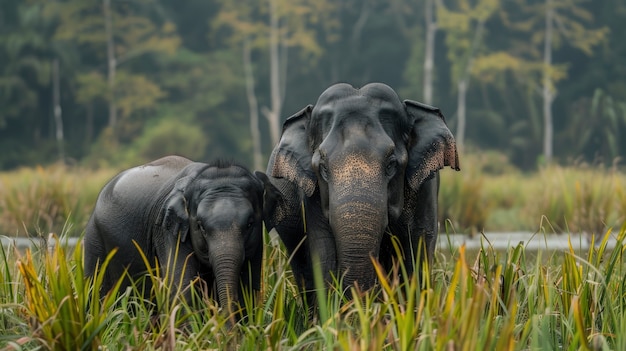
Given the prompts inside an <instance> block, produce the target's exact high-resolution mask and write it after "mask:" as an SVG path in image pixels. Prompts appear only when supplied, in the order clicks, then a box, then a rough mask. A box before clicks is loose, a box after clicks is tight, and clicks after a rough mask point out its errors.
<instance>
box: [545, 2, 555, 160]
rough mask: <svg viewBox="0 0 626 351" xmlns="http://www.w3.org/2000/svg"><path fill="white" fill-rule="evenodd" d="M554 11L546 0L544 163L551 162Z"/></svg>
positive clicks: (550, 3)
mask: <svg viewBox="0 0 626 351" xmlns="http://www.w3.org/2000/svg"><path fill="white" fill-rule="evenodd" d="M553 16H554V9H553V8H552V0H546V33H545V38H544V46H543V89H542V97H543V157H544V159H545V162H546V163H550V162H551V161H552V154H553V152H552V139H553V125H552V102H553V101H554V95H555V93H554V87H553V84H552V78H551V77H550V74H551V73H550V68H551V66H552V31H553V27H552V26H553Z"/></svg>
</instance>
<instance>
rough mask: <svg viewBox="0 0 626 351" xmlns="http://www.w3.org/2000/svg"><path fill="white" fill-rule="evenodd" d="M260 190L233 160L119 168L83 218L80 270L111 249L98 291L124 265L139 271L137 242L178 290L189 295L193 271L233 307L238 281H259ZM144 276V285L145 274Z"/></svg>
mask: <svg viewBox="0 0 626 351" xmlns="http://www.w3.org/2000/svg"><path fill="white" fill-rule="evenodd" d="M263 192H264V185H263V182H262V181H260V180H259V179H258V178H256V177H255V176H254V175H252V174H251V173H250V172H249V171H248V170H247V169H245V168H244V167H241V166H238V165H235V164H232V163H225V162H217V163H212V164H205V163H198V162H192V161H190V160H188V159H186V158H183V157H179V156H167V157H164V158H161V159H158V160H156V161H153V162H150V163H148V164H145V165H143V166H139V167H135V168H131V169H128V170H126V171H123V172H121V173H120V174H118V175H117V176H115V177H114V178H113V179H112V180H111V181H109V182H108V183H107V184H106V185H105V186H104V188H103V189H102V191H101V192H100V195H99V197H98V200H97V203H96V206H95V209H94V212H93V214H92V216H91V218H90V220H89V223H88V225H87V229H86V234H85V239H84V247H85V274H86V275H87V276H93V275H94V273H95V269H96V266H97V265H99V264H102V262H103V261H104V260H105V258H106V256H107V254H108V253H109V252H110V251H111V250H113V249H117V250H118V251H117V253H116V254H115V255H114V256H113V258H112V260H111V262H110V263H109V265H108V267H107V268H106V274H105V279H104V283H103V285H102V287H101V293H106V292H107V291H109V290H110V289H111V288H112V287H113V285H114V284H115V282H116V281H117V280H118V279H119V278H120V277H122V276H123V275H124V272H125V270H128V273H129V276H130V277H134V278H138V277H141V276H142V275H143V274H145V272H146V270H147V268H146V266H145V264H144V262H143V260H142V258H141V255H140V252H139V250H138V249H137V247H136V246H135V244H136V245H137V246H138V247H139V248H140V249H141V250H142V251H143V253H144V254H145V255H146V257H147V258H148V259H149V260H150V261H151V264H153V265H160V266H161V268H162V272H164V271H165V267H164V265H166V264H168V265H169V267H168V268H169V271H170V272H171V273H170V274H171V276H172V277H173V279H172V280H173V281H174V282H175V284H177V283H178V282H181V284H182V285H183V286H174V287H179V288H181V289H180V291H183V298H186V299H189V298H190V294H191V292H190V289H188V287H189V285H190V283H191V282H192V281H193V280H194V279H195V278H196V277H199V278H201V279H203V280H204V281H205V282H206V283H207V286H208V287H209V288H211V287H215V288H214V289H215V291H213V292H214V293H215V294H214V295H215V296H217V297H218V302H219V304H220V305H221V306H222V307H223V308H225V309H227V311H229V312H233V311H234V310H235V309H236V303H238V302H239V303H240V302H241V298H242V296H241V292H240V289H239V288H240V284H241V285H243V286H244V287H246V288H252V289H253V290H257V291H258V290H259V288H260V279H261V259H262V254H263V240H262V230H263V225H262V209H263ZM176 250H178V251H177V252H176ZM129 283H130V282H129V281H128V280H126V281H125V282H124V285H126V286H127V285H128V284H129ZM145 284H146V290H145V291H147V292H149V291H150V284H149V279H146V282H145ZM176 290H177V289H174V290H173V291H176ZM173 297H174V296H172V298H173ZM228 302H231V303H230V304H229V303H228Z"/></svg>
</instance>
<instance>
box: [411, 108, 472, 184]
mask: <svg viewBox="0 0 626 351" xmlns="http://www.w3.org/2000/svg"><path fill="white" fill-rule="evenodd" d="M404 106H405V108H406V111H407V113H408V115H409V117H410V121H412V123H413V127H412V128H411V135H410V138H409V139H410V141H409V162H408V165H407V179H408V182H409V185H410V187H411V188H412V189H413V190H417V189H419V187H420V186H421V185H422V183H423V182H424V181H426V180H427V179H429V178H430V177H432V176H434V175H435V173H436V172H437V171H439V170H440V169H442V168H444V167H445V166H450V167H451V168H452V169H455V170H457V171H458V170H460V167H459V155H458V153H457V150H456V141H455V140H454V137H453V136H452V133H451V132H450V129H448V126H447V125H446V121H445V118H444V117H443V114H442V113H441V111H440V110H439V109H438V108H436V107H433V106H429V105H426V104H422V103H419V102H416V101H411V100H405V101H404Z"/></svg>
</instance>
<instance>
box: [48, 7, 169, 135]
mask: <svg viewBox="0 0 626 351" xmlns="http://www.w3.org/2000/svg"><path fill="white" fill-rule="evenodd" d="M154 5H155V0H141V1H136V2H132V3H126V2H124V3H118V2H111V1H110V0H102V3H101V4H98V3H94V2H84V1H80V0H69V1H65V2H52V3H48V4H47V6H48V11H49V13H50V15H51V16H56V17H58V18H59V26H58V28H57V30H56V33H55V38H56V39H57V40H59V41H73V42H77V43H78V44H80V45H83V49H82V52H83V55H90V56H91V55H93V56H91V57H94V56H95V57H101V55H99V52H101V50H102V49H104V51H105V52H106V62H105V63H104V64H102V63H101V62H97V63H96V64H95V65H93V66H88V67H84V73H81V74H80V77H79V81H80V82H82V83H83V84H82V87H83V88H84V89H85V93H79V97H78V99H79V100H80V101H82V102H84V103H91V102H92V101H94V100H96V99H102V100H104V101H107V103H108V105H109V106H108V123H107V125H108V127H109V128H111V129H113V130H116V132H112V134H113V135H118V133H119V130H117V129H118V128H119V126H118V123H119V119H120V117H121V118H128V117H129V116H130V115H131V114H132V113H133V112H135V111H138V110H141V109H144V108H146V107H148V106H153V105H154V103H155V101H156V100H158V99H159V98H161V97H163V95H164V93H163V91H162V90H161V89H160V88H159V87H158V85H156V84H155V83H154V82H153V81H152V80H151V79H150V78H148V77H147V76H145V75H143V74H141V73H136V72H135V70H134V69H133V68H132V67H129V68H128V69H125V70H121V71H120V66H121V65H124V64H126V65H129V64H130V63H132V61H133V60H135V59H136V58H138V57H141V56H143V55H146V54H151V53H167V54H172V53H174V52H175V50H176V49H177V48H178V46H179V44H180V38H178V36H177V35H176V33H175V27H174V25H173V24H172V23H171V22H169V21H164V22H163V24H161V25H157V24H156V23H155V22H153V21H152V20H151V18H149V16H146V15H145V12H147V11H151V9H152V7H153V6H154ZM103 66H104V67H106V82H107V83H106V90H102V87H103V84H101V83H100V80H103V79H105V77H104V76H103V75H102V73H101V67H103Z"/></svg>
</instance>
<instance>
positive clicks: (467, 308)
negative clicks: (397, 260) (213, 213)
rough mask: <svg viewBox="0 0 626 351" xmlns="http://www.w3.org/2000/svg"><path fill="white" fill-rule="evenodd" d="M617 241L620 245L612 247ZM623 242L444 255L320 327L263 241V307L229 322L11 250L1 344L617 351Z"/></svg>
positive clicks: (621, 333) (624, 292)
mask: <svg viewBox="0 0 626 351" xmlns="http://www.w3.org/2000/svg"><path fill="white" fill-rule="evenodd" d="M609 236H615V237H617V241H618V245H617V247H616V249H614V250H611V251H607V250H605V245H606V240H608V237H609ZM625 236H626V230H621V231H619V232H607V233H606V235H604V236H603V237H600V238H598V242H597V243H596V245H595V249H593V250H591V251H588V252H579V251H578V250H577V249H576V247H575V245H571V246H570V248H569V249H568V250H565V251H563V252H551V253H549V256H548V257H545V256H543V255H545V254H548V253H545V252H544V253H539V254H538V255H537V254H536V253H533V254H528V253H527V252H526V251H525V249H524V247H523V246H521V245H519V246H516V247H511V248H510V249H509V250H507V251H506V252H494V251H493V250H491V249H490V247H488V246H485V247H483V248H482V249H481V250H480V251H479V252H478V253H473V254H468V253H466V252H465V249H464V248H463V247H461V248H460V249H458V250H456V251H449V252H438V253H437V257H436V260H435V264H434V266H433V267H432V269H431V273H430V279H429V280H428V281H429V283H428V284H424V286H418V284H417V283H416V279H411V280H410V281H409V282H406V283H402V284H401V283H399V281H398V279H397V271H396V272H382V271H380V270H379V272H378V273H379V280H380V282H381V283H380V286H379V288H376V289H373V290H372V291H368V292H366V293H362V292H358V291H353V294H354V295H355V296H358V298H355V299H353V300H350V301H347V300H345V299H343V298H342V295H341V294H340V293H339V292H338V291H337V290H336V289H334V288H331V289H330V291H329V293H328V294H323V293H322V294H319V296H318V297H319V301H318V303H319V306H320V308H319V313H318V318H317V320H315V321H310V320H309V319H308V318H307V314H306V310H305V308H304V307H303V306H302V304H301V303H300V299H299V297H298V296H299V295H298V294H297V291H296V288H295V286H294V285H293V283H292V277H291V273H290V270H289V268H288V265H287V260H288V258H287V257H285V255H284V251H283V250H281V249H280V248H279V247H274V246H271V245H270V244H269V241H268V242H267V245H268V246H267V247H268V249H267V251H266V257H265V259H264V267H265V268H266V269H265V270H264V277H263V286H262V291H261V298H260V302H259V303H258V304H257V305H256V306H249V305H248V306H244V307H243V308H245V309H246V310H247V311H248V318H247V319H244V320H242V321H240V322H239V323H237V324H235V325H229V324H228V320H229V319H228V316H225V315H223V314H222V313H220V312H219V308H218V307H217V306H216V305H215V304H214V303H213V302H212V301H211V300H210V299H208V298H206V297H202V296H198V297H197V299H196V300H195V302H194V303H193V307H190V306H189V305H187V304H185V303H182V302H179V303H172V304H170V303H167V302H166V301H167V296H168V295H169V287H168V285H167V284H159V285H158V286H159V288H157V289H155V291H154V294H155V297H156V300H157V301H165V302H162V304H161V307H160V308H159V309H155V308H150V306H149V305H146V304H143V303H139V302H138V301H137V299H136V298H134V297H133V296H134V292H133V289H129V290H128V291H118V292H113V293H111V294H109V295H107V297H106V298H105V299H103V300H102V301H100V300H99V299H97V298H94V297H95V295H94V291H97V286H99V279H100V277H96V278H95V279H94V281H91V280H84V279H83V274H82V267H81V264H80V262H81V258H80V246H79V247H78V248H77V250H71V249H64V248H63V246H60V245H59V246H55V248H54V249H53V250H51V251H47V250H45V249H44V250H37V249H35V250H34V251H32V252H31V251H30V250H28V251H26V252H18V251H16V250H15V251H14V250H8V251H3V252H2V253H1V254H0V267H1V268H2V272H1V274H0V312H1V313H0V334H1V336H0V349H3V350H34V349H42V350H128V349H133V350H156V349H162V350H207V349H243V350H266V349H272V350H302V349H309V350H319V349H326V350H337V349H340V350H366V349H367V350H380V349H387V350H559V349H563V350H604V349H606V350H609V349H612V350H623V349H626V283H625V281H624V279H623V277H624V274H626V266H625V265H624V257H623V252H624V248H626V246H625V245H626V243H624V237H625ZM402 269H403V267H398V270H402ZM149 279H155V280H157V281H167V273H166V272H163V273H162V274H161V275H157V274H154V275H152V276H150V277H149ZM94 287H96V288H94ZM128 311H133V313H129V312H128ZM190 311H192V312H190ZM152 315H154V316H152ZM151 316H152V317H151Z"/></svg>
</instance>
